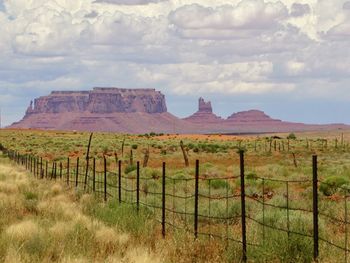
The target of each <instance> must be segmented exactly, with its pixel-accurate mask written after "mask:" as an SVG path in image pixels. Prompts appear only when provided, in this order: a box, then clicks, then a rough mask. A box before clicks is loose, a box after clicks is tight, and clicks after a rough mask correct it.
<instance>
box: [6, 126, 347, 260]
mask: <svg viewBox="0 0 350 263" xmlns="http://www.w3.org/2000/svg"><path fill="white" fill-rule="evenodd" d="M89 135H90V134H89V133H80V132H57V131H50V132H42V131H13V130H2V131H0V142H1V144H2V145H4V146H5V147H6V148H9V149H13V150H16V151H19V152H20V153H22V154H32V155H37V156H41V157H43V158H45V159H47V160H49V161H52V160H55V161H58V162H65V161H66V159H67V157H70V158H71V159H72V160H74V159H75V158H76V157H80V158H81V159H84V156H85V154H86V149H87V144H88V139H89ZM288 135H289V134H272V135H268V134H266V135H260V136H251V135H250V136H226V135H156V134H147V135H122V134H112V133H96V134H94V135H93V139H92V145H91V155H90V156H91V157H96V158H97V166H98V168H99V169H101V167H102V166H103V162H102V160H103V156H105V157H107V161H108V168H109V170H116V169H117V165H116V158H117V159H118V160H121V161H122V162H123V167H128V166H130V162H131V158H130V157H131V155H132V159H133V161H134V162H135V161H136V160H140V161H141V163H142V162H143V159H144V155H145V153H146V151H147V150H148V151H149V162H148V167H147V168H142V170H141V173H142V176H143V177H150V178H158V177H159V175H160V173H161V165H162V162H163V161H164V162H166V163H167V172H168V175H169V177H170V178H174V179H179V178H180V179H185V181H183V182H182V183H177V184H176V187H171V188H170V187H169V188H167V189H168V190H169V191H173V193H176V194H177V195H186V194H189V191H190V190H191V189H192V186H191V184H190V183H189V184H188V183H187V180H191V179H192V178H193V177H194V163H195V160H196V159H198V160H200V164H201V166H200V175H201V176H202V177H205V178H208V179H209V181H210V183H209V185H208V184H207V183H202V184H200V194H201V195H203V196H206V195H208V194H209V195H210V196H214V197H216V198H217V197H219V196H223V197H225V196H226V197H227V196H229V195H231V194H237V193H239V183H240V182H239V180H223V179H218V178H222V177H229V176H238V175H239V156H238V154H237V150H238V149H245V151H246V153H245V155H246V178H247V180H246V185H247V190H246V195H247V196H248V197H252V198H254V199H256V200H260V201H261V200H264V202H266V207H265V209H264V210H262V209H261V204H260V203H257V202H255V201H254V200H253V201H252V200H251V199H248V200H247V211H248V212H247V213H248V214H249V216H252V217H254V218H255V219H256V220H258V221H261V220H263V221H264V222H268V223H269V225H271V226H274V227H277V228H287V227H288V229H290V231H291V232H293V231H294V232H302V233H306V234H308V235H311V236H312V215H310V214H308V213H304V212H302V211H299V210H298V211H288V212H287V213H286V211H285V206H286V201H287V200H288V206H289V207H294V208H298V209H305V210H307V209H310V208H312V187H311V184H310V183H308V182H303V181H309V180H311V179H312V163H311V157H312V155H314V154H317V155H318V157H319V179H320V180H321V181H322V182H325V183H320V185H319V187H320V188H319V190H320V195H319V198H320V200H319V206H320V212H321V213H323V214H324V215H331V217H332V218H329V217H326V216H325V217H322V218H320V234H321V236H322V237H323V238H324V239H326V240H330V241H331V242H332V243H335V244H338V245H341V246H342V247H344V246H345V247H349V245H350V244H348V243H349V242H348V238H347V228H348V227H347V224H346V223H345V224H344V223H343V222H344V221H345V222H347V220H348V219H347V217H348V215H347V210H348V209H349V208H348V201H347V198H346V199H345V198H344V194H345V195H348V191H347V190H346V189H348V188H349V187H350V147H349V143H348V142H349V141H350V132H349V131H333V132H318V133H311V132H310V133H296V134H295V135H296V139H293V136H289V138H290V139H287V137H288ZM180 141H183V142H184V146H185V152H186V153H187V156H188V158H189V163H190V165H189V167H185V165H184V159H183V153H182V151H181V149H180ZM131 151H132V154H131ZM2 162H4V160H2ZM6 165H8V164H6ZM4 171H7V170H6V169H4ZM134 173H135V171H134V170H133V169H131V170H130V172H128V173H127V174H125V176H131V177H132V176H134ZM6 174H7V172H5V173H4V175H3V177H4V176H5V177H6ZM5 177H4V178H5ZM11 177H12V176H10V178H11ZM6 178H7V177H6ZM6 180H7V179H6ZM11 180H12V179H11ZM26 180H27V181H28V184H29V186H30V187H37V188H38V190H33V189H35V188H31V189H32V190H30V191H29V192H31V193H32V194H29V197H28V198H29V200H30V202H28V205H29V206H31V205H32V206H33V208H30V207H29V211H27V210H26V209H25V211H27V212H25V213H26V216H23V217H25V218H27V214H28V215H29V218H30V219H29V221H28V222H29V223H28V222H27V221H26V220H24V223H25V225H24V227H26V224H27V223H28V225H30V226H31V227H33V226H34V225H35V224H36V227H39V228H40V227H45V226H46V225H45V224H41V223H38V222H40V220H45V219H47V220H51V217H53V219H58V220H61V219H62V218H60V216H61V215H51V214H50V212H48V213H43V214H42V213H41V212H40V213H39V212H38V211H39V210H38V209H40V208H41V207H42V206H41V205H40V204H41V203H42V202H44V203H45V201H46V202H49V203H50V202H56V199H60V198H58V197H62V196H63V195H64V196H65V197H64V198H69V201H68V200H67V199H63V202H62V203H64V204H65V205H67V204H72V206H73V205H75V208H76V209H80V212H81V213H82V216H84V217H88V218H89V219H90V220H91V221H93V222H94V220H96V222H97V223H96V226H95V223H91V225H92V226H93V227H94V230H93V231H92V230H91V231H92V232H93V234H91V233H85V234H84V236H85V237H89V238H87V239H88V240H87V241H86V240H85V239H84V240H81V242H83V243H82V244H84V245H82V247H84V249H83V250H84V251H81V249H78V248H77V244H75V245H74V242H73V241H72V242H73V244H71V245H69V246H67V247H65V248H63V250H62V251H61V254H60V255H61V256H60V257H58V258H56V257H57V255H56V256H53V255H52V254H53V253H54V252H52V251H51V249H50V248H51V246H50V245H46V243H48V244H51V245H52V246H53V247H54V248H57V247H59V246H58V245H57V242H59V241H58V240H55V238H53V239H52V238H50V237H49V233H50V231H49V230H50V227H52V226H53V225H54V222H51V223H48V226H50V227H47V228H45V229H44V230H40V231H39V230H38V232H40V233H45V235H43V236H45V237H43V238H45V239H46V238H47V239H48V240H49V241H48V242H43V243H45V246H44V248H43V249H42V250H43V251H45V252H40V253H37V254H35V253H34V256H36V257H37V258H36V259H38V260H40V261H45V260H46V261H49V260H50V259H52V258H54V260H56V261H63V262H64V260H67V261H69V260H72V259H82V260H83V261H84V259H85V260H86V259H87V260H88V261H89V260H90V261H91V260H92V261H105V262H114V261H113V260H116V262H119V261H121V262H132V261H130V260H129V259H127V260H126V259H123V257H125V256H129V257H131V256H130V255H131V254H132V253H141V254H142V253H146V254H145V255H146V256H143V255H141V256H140V258H142V259H145V260H146V259H147V258H149V260H151V261H150V262H156V261H157V260H158V261H159V262H225V261H228V262H232V261H233V262H239V260H240V259H241V251H240V246H239V245H237V244H235V243H226V242H222V240H221V241H220V240H217V239H207V238H205V237H203V238H200V239H198V240H197V241H194V240H193V237H192V236H191V235H188V234H186V233H185V232H184V231H172V232H169V233H170V234H169V235H167V238H166V239H165V240H162V238H161V233H160V226H159V224H158V223H157V222H155V221H154V220H153V218H154V214H152V211H149V210H147V209H145V210H143V209H142V211H141V213H140V214H139V215H138V216H137V215H136V213H135V210H134V208H133V207H130V206H125V205H121V206H120V205H118V204H117V203H116V202H112V201H110V202H109V203H107V204H103V203H100V202H97V200H96V199H95V198H94V197H92V196H90V195H84V194H83V193H82V192H80V191H75V192H71V191H70V190H68V189H66V188H65V187H64V186H63V185H60V184H55V183H53V182H50V181H49V182H48V181H46V180H44V181H33V180H29V179H26ZM274 180H276V181H274ZM286 181H294V183H293V182H291V183H287V184H288V185H286ZM6 183H8V182H6ZM13 183H15V184H16V183H17V182H13ZM33 185H34V186H33ZM174 185H175V183H174ZM142 187H143V189H147V191H157V190H159V189H160V188H161V184H160V182H158V181H155V182H151V183H150V184H146V183H145V184H143V185H142ZM15 188H16V186H15ZM56 188H57V189H58V190H57V191H58V193H56V194H55V193H53V192H54V191H56V190H55V189H56ZM18 189H20V187H18ZM48 189H51V190H48ZM168 190H167V191H168ZM21 191H22V190H16V191H15V192H14V198H15V196H16V195H17V194H18V192H21ZM26 191H27V190H26ZM41 191H43V192H41ZM344 191H345V192H344ZM144 192H145V191H144ZM21 195H24V197H23V196H22V197H21V198H22V199H26V198H27V197H26V194H24V193H23V192H21ZM31 195H34V197H33V198H32V197H31ZM286 195H287V198H286ZM57 196H58V197H57ZM16 198H17V197H16ZM41 198H44V199H43V200H41ZM62 198H63V197H62ZM31 199H34V201H33V202H32V201H31ZM39 199H40V201H38V200H39ZM25 202H26V201H25ZM148 202H150V203H152V202H153V204H159V202H160V199H150V200H148ZM192 202H193V200H190V201H189V203H186V202H185V203H181V202H178V203H176V204H175V206H177V207H178V208H179V209H186V207H187V209H192V208H193V205H192ZM18 203H19V202H16V204H18ZM61 205H62V204H57V206H58V207H59V206H61ZM268 205H274V206H277V207H280V208H281V209H275V208H274V207H270V206H268ZM208 206H209V210H208ZM75 208H74V209H75ZM51 209H52V206H51ZM199 210H200V211H199V212H200V214H202V215H207V213H209V215H211V216H214V217H215V216H217V217H219V216H227V215H239V211H240V204H239V199H237V201H234V202H231V203H230V204H227V203H223V202H220V201H213V202H212V203H209V204H208V203H207V201H206V200H204V198H202V199H201V200H200V205H199ZM55 211H56V209H55ZM57 211H60V209H57ZM51 212H52V211H51ZM22 213H23V212H22ZM120 214H123V215H126V216H125V217H120ZM38 217H40V218H41V219H40V218H38ZM75 218H79V217H76V216H75V217H71V218H66V222H67V225H70V224H73V223H72V222H75V221H74V220H75ZM334 218H336V219H339V220H340V221H336V220H334ZM38 220H39V221H38ZM181 220H183V219H181ZM191 220H192V218H186V219H185V222H186V223H187V222H188V224H191ZM68 222H69V224H68ZM287 222H288V223H287ZM16 223H19V224H21V223H22V222H21V220H18V219H17V218H16V216H14V217H12V218H9V219H8V221H6V222H5V224H3V225H4V226H6V228H5V227H3V229H4V230H3V233H11V231H12V230H6V229H7V227H8V226H9V225H13V224H16ZM32 223H34V224H32ZM61 223H62V222H61ZM99 224H102V226H103V227H102V230H103V231H106V232H108V231H109V232H111V233H112V232H113V231H114V232H113V233H114V234H111V235H112V236H114V237H115V238H116V239H115V240H114V242H115V243H114V244H113V245H111V248H110V247H109V246H107V247H108V248H101V249H102V251H99V249H100V248H99V245H95V243H96V242H98V241H96V240H94V239H95V238H97V237H98V236H99V235H97V234H96V233H97V232H96V231H97V230H98V229H99ZM220 224H221V225H220ZM287 224H288V225H287ZM227 226H229V229H230V235H232V236H234V235H236V234H237V237H238V238H239V231H240V224H239V220H238V221H237V220H233V221H229V222H226V221H225V222H220V220H216V221H214V222H211V224H210V225H209V226H208V222H207V221H206V220H205V218H203V219H201V220H200V227H201V229H202V230H207V227H210V228H211V230H213V229H215V228H217V230H218V231H223V232H225V231H227V230H225V227H227ZM19 227H22V226H21V225H19ZM95 227H96V229H97V230H96V229H95ZM113 227H114V228H113ZM34 228H35V227H34ZM10 229H11V228H10ZM111 229H113V230H111ZM84 231H85V230H84ZM89 231H90V229H89ZM95 232H96V233H95ZM236 232H237V233H236ZM125 233H127V234H125ZM74 235H75V234H73V236H74ZM76 235H79V233H76ZM91 235H92V236H91ZM4 236H5V237H4V238H8V235H7V234H6V235H4ZM101 236H105V235H104V234H101ZM107 236H108V235H107ZM120 236H122V237H128V238H125V239H127V241H125V242H126V244H127V245H125V244H124V245H121V246H119V245H118V244H119V243H118V242H119V241H118V240H119V239H118V238H119V237H120ZM262 236H265V239H264V242H261V240H262ZM64 240H65V239H64ZM116 240H117V241H116ZM248 241H249V242H251V243H254V244H256V243H258V244H259V245H260V246H259V247H258V248H255V247H250V248H249V249H248V256H249V257H248V258H249V259H250V260H251V261H254V262H281V261H283V262H311V261H312V249H313V247H312V239H310V238H309V237H303V236H298V235H289V234H288V235H286V234H285V233H284V232H278V231H275V230H273V229H269V228H262V227H261V226H259V225H257V224H254V222H249V223H248ZM16 242H17V243H14V244H13V246H14V247H15V246H16V244H17V245H18V244H22V243H20V242H19V243H18V240H17V241H16ZM26 242H27V241H26ZM38 242H39V243H40V240H39V241H38ZM55 242H56V243H55ZM69 242H70V240H69ZM75 242H76V241H75ZM79 242H80V241H79ZM79 242H78V243H79ZM85 242H86V243H85ZM5 243H7V241H6V242H5ZM34 243H35V242H34ZM2 244H4V243H2ZM3 246H4V247H6V249H4V252H1V253H2V254H1V255H2V256H3V257H4V258H6V257H8V255H9V253H15V252H14V251H16V248H13V249H12V248H11V246H5V245H2V247H3ZM19 246H20V245H19ZM74 246H75V248H74ZM68 247H69V249H68ZM131 247H135V249H136V250H135V249H131ZM106 249H107V250H106ZM1 251H3V250H1ZM11 251H12V252H11ZM22 251H23V252H22ZM103 251H104V252H103ZM106 251H107V252H106ZM80 252H81V253H80ZM22 253H23V254H22ZM55 253H56V252H55ZM178 253H180V254H181V255H182V256H181V257H178V256H176V255H177V254H178ZM17 254H18V255H19V256H20V257H23V258H24V259H25V260H27V261H28V262H29V261H30V260H31V259H33V258H30V257H31V256H28V255H27V254H33V253H27V254H26V252H25V249H22V247H21V248H20V253H17ZM102 254H103V255H102ZM154 255H156V256H154ZM134 256H135V255H134ZM136 256H137V255H136ZM26 257H29V258H26ZM344 257H345V258H346V257H347V255H345V256H344V252H343V251H342V250H338V249H337V248H335V247H334V246H329V245H327V244H326V243H324V242H322V243H321V244H320V260H321V261H323V262H343V261H344ZM112 259H113V260H112ZM118 260H119V261H118ZM123 260H124V261H123ZM135 262H147V261H135Z"/></svg>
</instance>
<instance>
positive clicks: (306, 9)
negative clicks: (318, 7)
mask: <svg viewBox="0 0 350 263" xmlns="http://www.w3.org/2000/svg"><path fill="white" fill-rule="evenodd" d="M310 12H311V8H310V6H309V5H308V4H299V3H293V5H292V7H291V12H290V15H291V16H293V17H301V16H304V15H307V14H310Z"/></svg>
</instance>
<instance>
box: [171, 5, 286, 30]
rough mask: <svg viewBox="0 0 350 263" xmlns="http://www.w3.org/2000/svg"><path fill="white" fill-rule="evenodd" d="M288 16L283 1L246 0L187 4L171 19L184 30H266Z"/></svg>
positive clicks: (172, 15)
mask: <svg viewBox="0 0 350 263" xmlns="http://www.w3.org/2000/svg"><path fill="white" fill-rule="evenodd" d="M286 16H287V8H286V6H285V5H284V4H282V3H281V2H276V3H265V2H264V1H263V0H243V1H241V2H239V3H238V4H237V5H236V6H230V5H224V6H220V7H216V8H211V7H203V6H201V5H199V4H192V5H186V6H183V7H180V8H178V9H177V10H175V11H173V12H172V13H171V14H170V16H169V19H170V21H171V22H172V23H173V24H174V25H175V26H177V27H179V28H182V29H219V30H220V29H224V30H225V29H226V30H227V29H264V28H269V27H271V26H273V25H274V24H275V23H278V21H279V20H280V19H283V18H285V17H286Z"/></svg>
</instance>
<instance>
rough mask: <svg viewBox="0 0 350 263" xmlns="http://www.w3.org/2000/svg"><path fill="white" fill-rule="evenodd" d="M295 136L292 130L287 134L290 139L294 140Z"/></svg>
mask: <svg viewBox="0 0 350 263" xmlns="http://www.w3.org/2000/svg"><path fill="white" fill-rule="evenodd" d="M296 138H297V136H296V135H295V134H294V133H293V132H292V133H290V134H288V136H287V139H290V140H296Z"/></svg>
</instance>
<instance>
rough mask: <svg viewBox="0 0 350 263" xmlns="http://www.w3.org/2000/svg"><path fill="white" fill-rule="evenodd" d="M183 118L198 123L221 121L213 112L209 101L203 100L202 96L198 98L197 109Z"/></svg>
mask: <svg viewBox="0 0 350 263" xmlns="http://www.w3.org/2000/svg"><path fill="white" fill-rule="evenodd" d="M184 120H186V121H189V122H192V123H199V124H208V123H218V122H222V121H223V119H222V118H221V117H218V116H216V115H215V114H214V113H213V109H212V107H211V102H210V101H208V102H205V101H204V99H203V98H202V97H201V98H199V100H198V111H197V112H195V113H194V114H193V115H191V116H189V117H187V118H185V119H184Z"/></svg>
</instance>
